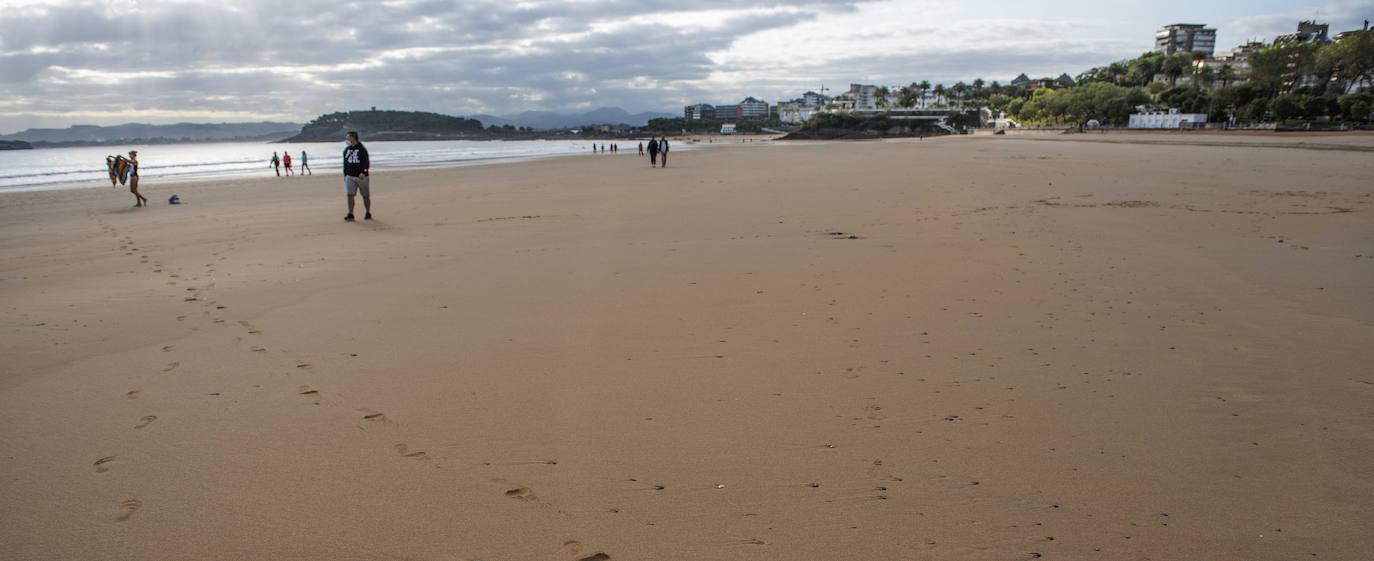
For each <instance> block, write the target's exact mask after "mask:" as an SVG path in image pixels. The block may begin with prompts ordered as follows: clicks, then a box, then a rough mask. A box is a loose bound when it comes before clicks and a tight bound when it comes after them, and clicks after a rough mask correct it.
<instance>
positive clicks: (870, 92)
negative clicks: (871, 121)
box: [849, 84, 878, 109]
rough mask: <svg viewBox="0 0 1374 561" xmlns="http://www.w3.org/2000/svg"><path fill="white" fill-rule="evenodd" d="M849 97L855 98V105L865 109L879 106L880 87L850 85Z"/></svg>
mask: <svg viewBox="0 0 1374 561" xmlns="http://www.w3.org/2000/svg"><path fill="white" fill-rule="evenodd" d="M849 95H852V96H854V105H855V106H857V107H861V108H864V109H872V108H874V107H877V106H878V86H873V85H866V84H850V85H849Z"/></svg>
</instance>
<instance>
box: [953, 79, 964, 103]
mask: <svg viewBox="0 0 1374 561" xmlns="http://www.w3.org/2000/svg"><path fill="white" fill-rule="evenodd" d="M951 89H952V90H953V91H954V95H955V96H956V97H958V98H959V104H958V105H959V107H963V106H964V94H965V93H967V92H968V84H965V83H964V82H963V80H960V81H958V82H955V83H954V87H953V88H951Z"/></svg>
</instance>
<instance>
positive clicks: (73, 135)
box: [0, 122, 301, 145]
mask: <svg viewBox="0 0 1374 561" xmlns="http://www.w3.org/2000/svg"><path fill="white" fill-rule="evenodd" d="M300 130H301V125H300V124H298V123H273V122H261V123H177V124H175V125H148V124H142V123H126V124H123V125H115V126H111V127H101V126H95V125H73V126H71V127H68V128H65V129H28V130H26V131H22V132H17V133H14V134H3V135H0V140H22V141H25V142H29V143H33V144H37V145H43V144H111V143H130V142H148V143H166V142H187V141H190V142H206V141H235V140H264V141H269V140H280V139H282V138H286V137H288V136H291V135H293V134H296V133H297V132H298V131H300Z"/></svg>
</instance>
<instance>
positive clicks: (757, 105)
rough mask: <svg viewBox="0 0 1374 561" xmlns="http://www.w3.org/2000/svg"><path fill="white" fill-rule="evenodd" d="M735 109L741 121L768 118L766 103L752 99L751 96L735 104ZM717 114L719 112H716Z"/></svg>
mask: <svg viewBox="0 0 1374 561" xmlns="http://www.w3.org/2000/svg"><path fill="white" fill-rule="evenodd" d="M735 107H737V108H739V109H738V111H739V112H738V115H739V118H741V119H749V118H752V117H767V116H768V103H767V102H763V101H759V100H757V99H754V97H753V96H749V97H746V98H744V101H741V102H739V103H736V104H735ZM717 114H719V112H717ZM721 118H724V117H721Z"/></svg>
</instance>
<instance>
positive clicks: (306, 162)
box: [301, 150, 315, 175]
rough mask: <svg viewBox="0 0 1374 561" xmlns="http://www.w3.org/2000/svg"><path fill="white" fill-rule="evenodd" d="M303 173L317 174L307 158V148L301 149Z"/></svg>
mask: <svg viewBox="0 0 1374 561" xmlns="http://www.w3.org/2000/svg"><path fill="white" fill-rule="evenodd" d="M301 173H304V174H307V175H315V172H313V171H310V161H309V160H306V159H305V150H301Z"/></svg>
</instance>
